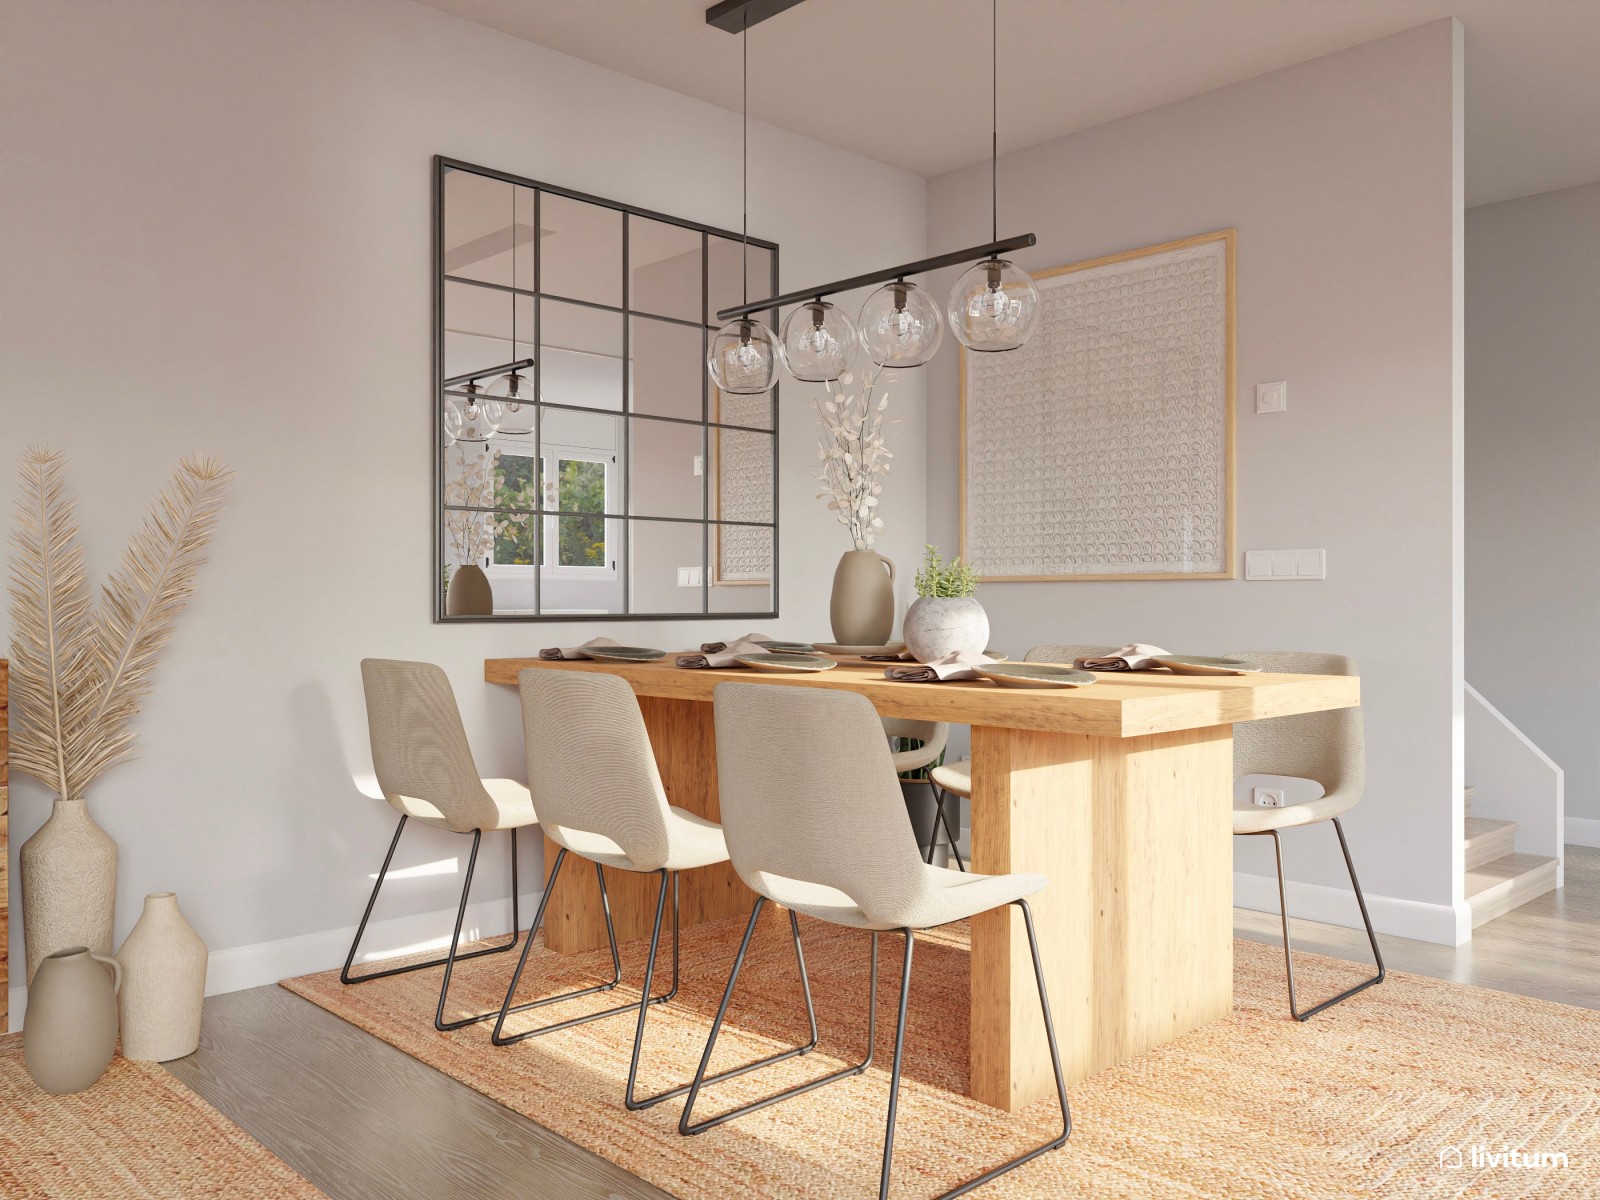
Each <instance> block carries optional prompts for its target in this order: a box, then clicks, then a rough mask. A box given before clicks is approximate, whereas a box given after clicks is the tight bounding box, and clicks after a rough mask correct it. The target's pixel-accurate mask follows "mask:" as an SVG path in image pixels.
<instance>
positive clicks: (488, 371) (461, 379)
mask: <svg viewBox="0 0 1600 1200" xmlns="http://www.w3.org/2000/svg"><path fill="white" fill-rule="evenodd" d="M531 366H533V359H531V358H519V359H517V361H516V362H508V363H501V364H500V365H499V366H498V367H484V368H483V370H481V371H468V372H467V373H466V374H465V375H452V376H451V377H450V378H449V379H446V380H445V381H444V385H445V387H447V388H449V387H455V386H456V385H457V384H462V383H471V382H473V381H474V380H476V379H482V378H483V377H484V376H485V375H509V374H510V373H511V372H513V371H520V370H522V368H524V367H531ZM489 398H490V399H491V400H498V399H501V397H498V396H491V397H489Z"/></svg>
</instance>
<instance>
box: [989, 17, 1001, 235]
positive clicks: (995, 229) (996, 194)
mask: <svg viewBox="0 0 1600 1200" xmlns="http://www.w3.org/2000/svg"><path fill="white" fill-rule="evenodd" d="M989 216H990V219H991V220H992V222H993V225H992V227H991V229H990V240H991V241H995V242H998V241H999V240H1000V0H990V3H989Z"/></svg>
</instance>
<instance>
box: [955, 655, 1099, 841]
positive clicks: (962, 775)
mask: <svg viewBox="0 0 1600 1200" xmlns="http://www.w3.org/2000/svg"><path fill="white" fill-rule="evenodd" d="M1116 649H1117V648H1116V647H1115V646H1074V645H1070V644H1058V645H1049V646H1035V647H1034V648H1033V649H1032V650H1029V651H1028V653H1027V654H1026V655H1024V656H1023V659H1022V661H1023V662H1046V663H1064V664H1066V665H1068V666H1070V665H1071V664H1072V662H1073V660H1074V659H1079V658H1088V657H1090V656H1091V655H1097V654H1114V653H1115V652H1116ZM930 778H931V779H932V780H933V786H934V787H936V788H938V789H939V791H940V793H941V796H940V801H941V803H940V805H939V811H940V812H941V813H943V812H944V810H945V805H944V803H943V800H944V794H948V795H951V796H960V797H961V798H962V799H963V800H970V799H972V760H971V759H968V760H966V761H965V762H953V763H944V764H943V765H942V766H938V767H935V768H934V769H933V772H932V774H931V776H930ZM946 828H948V826H946ZM954 840H955V839H954V838H952V839H951V841H952V842H954ZM956 861H957V862H960V858H959V857H958V858H957V860H956Z"/></svg>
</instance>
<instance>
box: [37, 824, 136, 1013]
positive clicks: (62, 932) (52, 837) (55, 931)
mask: <svg viewBox="0 0 1600 1200" xmlns="http://www.w3.org/2000/svg"><path fill="white" fill-rule="evenodd" d="M19 859H20V861H21V864H22V938H23V943H24V945H25V946H26V948H27V954H28V985H29V986H30V987H31V986H32V985H33V976H34V973H35V972H36V971H38V969H39V964H40V963H42V962H43V961H44V959H45V956H46V955H48V954H53V953H54V952H55V951H57V950H60V949H62V948H64V947H66V946H86V947H88V949H89V950H90V951H92V952H93V953H95V954H99V955H101V956H105V955H109V954H110V953H111V924H112V917H113V915H114V914H115V911H116V898H117V844H116V843H115V842H113V841H112V840H111V837H110V835H109V834H107V833H106V831H105V830H104V829H101V828H100V826H98V825H96V824H95V823H94V821H93V820H92V819H91V818H90V816H89V809H88V806H87V805H86V804H85V803H84V801H82V800H57V801H56V802H55V806H54V807H53V808H52V809H51V811H50V819H49V820H48V821H46V822H45V823H44V824H43V825H42V826H40V828H39V831H38V832H37V833H35V834H34V835H33V836H32V837H31V838H29V839H28V840H27V841H26V842H24V843H23V846H22V851H21V854H20V855H19Z"/></svg>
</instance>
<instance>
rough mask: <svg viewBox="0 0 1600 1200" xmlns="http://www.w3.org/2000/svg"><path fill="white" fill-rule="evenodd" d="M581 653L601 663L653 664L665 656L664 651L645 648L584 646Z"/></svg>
mask: <svg viewBox="0 0 1600 1200" xmlns="http://www.w3.org/2000/svg"><path fill="white" fill-rule="evenodd" d="M583 652H584V653H585V654H587V655H588V656H589V657H590V658H593V659H598V660H599V661H601V662H655V661H656V660H657V659H659V658H665V657H666V656H667V652H666V651H665V650H651V649H649V648H648V647H646V646H585V647H583Z"/></svg>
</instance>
